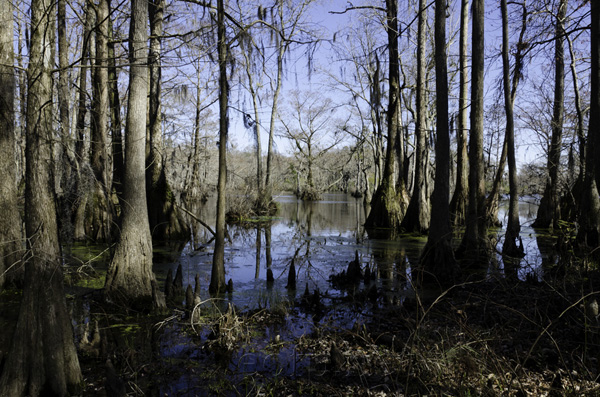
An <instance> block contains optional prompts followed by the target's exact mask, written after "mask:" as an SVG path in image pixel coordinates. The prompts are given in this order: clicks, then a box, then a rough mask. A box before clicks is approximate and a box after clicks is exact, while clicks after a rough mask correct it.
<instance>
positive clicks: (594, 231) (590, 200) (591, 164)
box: [577, 1, 600, 258]
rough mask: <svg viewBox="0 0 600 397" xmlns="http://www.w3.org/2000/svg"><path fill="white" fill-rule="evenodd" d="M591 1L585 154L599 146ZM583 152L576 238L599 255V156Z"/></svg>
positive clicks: (598, 49)
mask: <svg viewBox="0 0 600 397" xmlns="http://www.w3.org/2000/svg"><path fill="white" fill-rule="evenodd" d="M590 3H591V9H592V12H591V72H590V73H591V87H590V88H591V89H590V121H589V130H588V138H587V149H586V152H587V153H588V154H591V153H594V152H595V151H596V149H597V148H598V147H600V3H598V2H597V1H592V2H590ZM594 157H600V156H591V155H588V156H586V167H585V178H584V182H583V192H582V196H581V199H580V205H579V230H578V232H577V242H578V245H579V247H580V249H581V250H582V251H583V252H584V253H588V252H590V251H591V250H594V256H595V257H596V258H597V257H599V256H600V251H599V250H598V249H597V248H598V245H599V244H600V200H599V198H598V181H597V178H598V174H600V169H599V168H600V167H599V164H598V159H596V158H594Z"/></svg>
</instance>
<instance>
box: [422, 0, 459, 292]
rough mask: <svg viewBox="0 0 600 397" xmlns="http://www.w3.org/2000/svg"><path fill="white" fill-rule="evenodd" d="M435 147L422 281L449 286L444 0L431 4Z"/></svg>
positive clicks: (454, 269) (453, 272) (452, 267)
mask: <svg viewBox="0 0 600 397" xmlns="http://www.w3.org/2000/svg"><path fill="white" fill-rule="evenodd" d="M435 92H436V114H437V118H436V132H437V134H436V136H437V138H436V144H435V159H436V161H435V187H434V190H433V194H432V197H431V203H432V208H431V228H430V230H429V234H428V237H427V244H426V245H425V248H424V249H423V255H422V257H421V268H422V269H423V273H422V276H423V280H422V281H424V282H433V283H435V284H442V285H448V284H452V283H453V282H454V280H455V279H456V276H457V273H458V266H457V263H456V261H455V259H454V252H453V251H452V245H451V242H452V229H451V228H450V209H449V207H448V200H449V199H450V133H449V125H448V67H447V60H446V0H436V2H435Z"/></svg>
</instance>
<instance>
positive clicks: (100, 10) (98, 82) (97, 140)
mask: <svg viewBox="0 0 600 397" xmlns="http://www.w3.org/2000/svg"><path fill="white" fill-rule="evenodd" d="M107 43H108V0H99V1H98V4H97V5H96V57H95V63H94V69H93V79H92V94H93V99H92V112H91V115H92V123H91V127H92V128H91V143H90V163H91V167H92V171H93V173H94V178H95V181H94V188H93V192H92V193H91V194H92V196H91V197H90V198H88V200H87V209H86V225H85V228H86V234H87V236H88V237H91V238H92V239H93V240H95V241H102V242H109V241H111V240H112V238H113V237H112V228H113V225H114V223H113V219H114V207H113V204H112V200H111V199H110V178H109V168H108V164H109V163H108V142H107V139H108V108H109V107H108V68H107V66H108V46H107Z"/></svg>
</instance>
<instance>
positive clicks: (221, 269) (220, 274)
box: [208, 0, 229, 294]
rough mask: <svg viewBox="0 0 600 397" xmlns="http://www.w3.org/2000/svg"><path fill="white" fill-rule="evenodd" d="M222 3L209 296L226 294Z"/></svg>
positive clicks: (226, 96) (219, 1)
mask: <svg viewBox="0 0 600 397" xmlns="http://www.w3.org/2000/svg"><path fill="white" fill-rule="evenodd" d="M224 13H225V10H224V6H223V0H217V35H218V46H219V179H218V182H217V225H216V233H215V251H214V254H213V263H212V271H211V274H210V286H209V288H208V289H209V291H210V293H211V294H219V293H223V292H225V287H226V286H225V205H226V199H227V197H226V190H225V188H226V183H227V130H228V124H229V120H228V118H229V117H228V114H227V107H228V103H229V82H228V81H227V42H226V37H225V21H224Z"/></svg>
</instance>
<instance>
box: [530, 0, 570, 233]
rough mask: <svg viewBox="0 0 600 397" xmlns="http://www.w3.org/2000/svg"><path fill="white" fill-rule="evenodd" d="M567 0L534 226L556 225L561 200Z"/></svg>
mask: <svg viewBox="0 0 600 397" xmlns="http://www.w3.org/2000/svg"><path fill="white" fill-rule="evenodd" d="M566 12H567V0H561V1H560V3H559V4H558V12H557V14H556V22H555V23H556V26H555V36H556V37H555V38H554V45H555V47H554V104H553V106H554V111H553V113H552V138H551V141H550V147H549V148H548V179H547V180H546V187H545V188H544V194H543V196H542V199H541V201H540V206H539V208H538V212H537V217H536V219H535V222H534V223H533V227H543V228H546V227H552V228H557V227H558V221H559V220H560V201H559V196H558V170H559V166H560V151H561V149H562V131H563V118H564V117H563V116H564V109H565V105H564V100H565V48H564V42H565V38H564V19H565V16H566Z"/></svg>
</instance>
